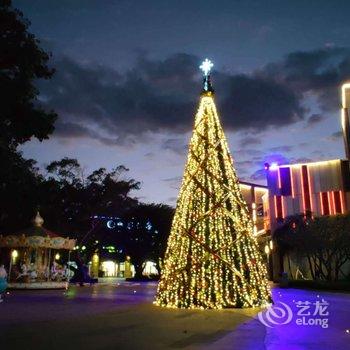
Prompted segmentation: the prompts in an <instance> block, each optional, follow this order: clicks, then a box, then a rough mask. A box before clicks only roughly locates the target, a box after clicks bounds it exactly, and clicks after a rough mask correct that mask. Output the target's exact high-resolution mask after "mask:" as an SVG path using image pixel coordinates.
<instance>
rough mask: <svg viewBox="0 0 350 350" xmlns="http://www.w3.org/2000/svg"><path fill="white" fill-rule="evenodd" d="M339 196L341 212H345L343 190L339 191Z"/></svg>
mask: <svg viewBox="0 0 350 350" xmlns="http://www.w3.org/2000/svg"><path fill="white" fill-rule="evenodd" d="M339 196H340V205H341V213H342V214H345V208H344V193H343V191H339Z"/></svg>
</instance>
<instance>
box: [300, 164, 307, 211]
mask: <svg viewBox="0 0 350 350" xmlns="http://www.w3.org/2000/svg"><path fill="white" fill-rule="evenodd" d="M300 178H301V194H302V196H303V206H304V210H303V212H304V213H305V210H306V205H305V193H304V181H303V179H304V176H303V168H302V167H300Z"/></svg>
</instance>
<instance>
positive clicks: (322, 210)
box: [320, 192, 324, 215]
mask: <svg viewBox="0 0 350 350" xmlns="http://www.w3.org/2000/svg"><path fill="white" fill-rule="evenodd" d="M320 202H321V214H322V215H324V208H323V198H322V192H320Z"/></svg>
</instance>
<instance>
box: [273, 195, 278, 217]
mask: <svg viewBox="0 0 350 350" xmlns="http://www.w3.org/2000/svg"><path fill="white" fill-rule="evenodd" d="M273 199H274V203H275V218H276V219H278V213H277V197H276V196H273Z"/></svg>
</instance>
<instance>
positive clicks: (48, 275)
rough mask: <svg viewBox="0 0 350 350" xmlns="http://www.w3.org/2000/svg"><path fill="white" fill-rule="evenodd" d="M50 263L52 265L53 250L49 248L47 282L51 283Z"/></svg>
mask: <svg viewBox="0 0 350 350" xmlns="http://www.w3.org/2000/svg"><path fill="white" fill-rule="evenodd" d="M50 263H51V248H49V257H48V262H47V267H48V269H49V270H48V273H47V281H48V282H49V281H50V274H51V268H50Z"/></svg>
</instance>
